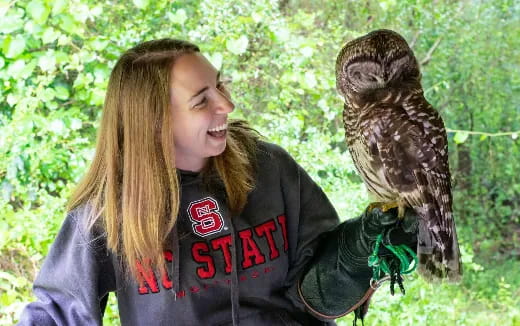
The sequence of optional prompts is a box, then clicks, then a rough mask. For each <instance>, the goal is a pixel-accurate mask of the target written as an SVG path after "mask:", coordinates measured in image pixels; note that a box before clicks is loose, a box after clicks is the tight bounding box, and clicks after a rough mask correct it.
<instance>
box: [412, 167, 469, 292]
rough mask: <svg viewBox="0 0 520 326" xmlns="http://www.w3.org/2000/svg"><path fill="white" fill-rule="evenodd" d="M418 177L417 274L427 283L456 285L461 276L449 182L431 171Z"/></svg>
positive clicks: (416, 208) (415, 207)
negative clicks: (439, 282)
mask: <svg viewBox="0 0 520 326" xmlns="http://www.w3.org/2000/svg"><path fill="white" fill-rule="evenodd" d="M416 176H417V175H416ZM417 177H418V179H423V180H420V181H422V182H420V183H419V192H420V193H421V199H420V204H419V203H417V202H416V204H419V205H413V206H414V209H415V210H416V212H417V214H418V215H419V234H418V237H417V240H418V242H417V257H418V258H419V266H418V272H419V274H420V275H421V276H422V277H423V278H425V279H426V280H427V281H431V282H435V281H441V280H448V281H450V282H458V281H459V280H460V278H461V276H462V263H461V259H460V250H459V244H458V239H457V232H456V230H455V223H454V220H453V213H452V198H451V191H450V185H449V179H447V178H443V177H441V176H440V175H436V174H435V172H434V171H430V173H428V175H427V176H426V175H425V174H423V173H419V176H417ZM424 184H426V186H424V187H423V186H422V185H424ZM432 192H433V193H432Z"/></svg>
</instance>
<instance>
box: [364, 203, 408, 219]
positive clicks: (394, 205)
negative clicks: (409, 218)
mask: <svg viewBox="0 0 520 326" xmlns="http://www.w3.org/2000/svg"><path fill="white" fill-rule="evenodd" d="M374 208H379V209H380V210H381V211H382V212H386V211H389V210H391V209H392V208H397V217H398V218H400V219H401V218H403V217H404V207H403V205H400V204H399V202H387V203H384V202H374V203H370V205H368V211H369V212H371V211H372V210H373V209H374Z"/></svg>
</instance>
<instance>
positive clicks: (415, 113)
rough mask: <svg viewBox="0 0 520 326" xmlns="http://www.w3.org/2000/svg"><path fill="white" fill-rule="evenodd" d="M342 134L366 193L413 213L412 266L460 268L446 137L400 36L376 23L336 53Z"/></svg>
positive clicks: (428, 270)
mask: <svg viewBox="0 0 520 326" xmlns="http://www.w3.org/2000/svg"><path fill="white" fill-rule="evenodd" d="M336 86H337V89H338V92H339V93H340V94H341V96H342V97H343V98H344V101H345V104H344V110H343V123H344V126H345V131H346V137H345V138H346V142H347V145H348V148H349V151H350V154H351V156H352V159H353V161H354V164H355V166H356V168H357V170H358V172H359V174H360V175H361V177H362V179H363V181H364V183H365V185H366V188H367V190H368V192H369V195H370V197H372V199H373V200H375V202H376V203H380V204H381V205H382V207H386V208H388V207H398V212H399V213H398V214H399V216H402V215H403V213H404V210H405V208H406V207H411V208H413V209H414V210H415V212H416V213H417V215H418V216H419V218H418V222H419V225H418V235H417V239H418V243H417V256H418V261H419V265H418V272H419V274H420V275H422V276H423V277H424V278H425V279H426V280H429V281H435V280H442V279H447V280H449V281H458V280H459V279H460V276H461V275H462V266H461V261H460V252H459V246H458V242H457V233H456V231H455V223H454V220H453V212H452V195H451V184H450V170H449V165H448V144H447V137H446V130H445V128H444V123H443V121H442V119H441V116H440V115H439V113H438V112H437V111H436V110H435V109H434V108H433V107H432V106H431V105H430V104H429V103H428V102H427V101H426V99H425V98H424V93H423V89H422V87H421V73H420V70H419V65H418V63H417V60H416V58H415V56H414V54H413V52H412V50H411V49H410V47H409V46H408V44H407V43H406V41H405V39H404V38H403V37H402V36H401V35H399V34H398V33H396V32H393V31H390V30H376V31H373V32H371V33H369V34H367V35H365V36H362V37H359V38H357V39H355V40H353V41H351V42H349V43H347V44H346V45H345V46H344V47H343V48H342V49H341V51H340V53H339V55H338V57H337V61H336Z"/></svg>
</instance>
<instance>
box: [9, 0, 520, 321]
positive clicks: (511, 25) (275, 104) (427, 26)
mask: <svg viewBox="0 0 520 326" xmlns="http://www.w3.org/2000/svg"><path fill="white" fill-rule="evenodd" d="M0 17H1V18H0V325H11V324H13V323H14V322H15V321H16V320H17V318H18V316H19V313H20V311H21V309H22V308H23V306H24V305H25V304H26V303H27V302H28V301H31V300H33V297H32V294H31V289H30V287H31V283H32V280H33V278H34V276H35V274H36V273H37V271H38V269H39V266H40V264H41V262H42V260H43V258H44V256H45V255H46V253H47V250H48V248H49V245H50V244H51V243H52V241H53V239H54V236H55V234H56V232H57V231H58V229H59V227H60V225H61V222H62V221H63V219H64V214H65V212H64V207H65V203H66V200H67V198H68V196H69V194H70V191H71V189H72V188H73V187H74V185H75V184H76V182H77V181H78V179H79V178H80V177H81V176H82V175H83V173H84V172H85V169H86V167H87V166H88V164H89V162H90V159H91V158H92V155H93V148H94V141H95V137H96V128H97V126H98V122H99V117H100V114H101V109H102V104H103V99H104V93H105V88H106V85H107V81H108V76H109V74H110V71H111V68H112V67H113V65H114V63H115V60H116V59H117V58H118V56H119V55H120V54H121V53H122V52H123V51H124V50H125V49H128V48H129V47H132V46H134V45H135V44H136V43H138V42H141V41H143V40H150V39H155V38H162V37H174V38H181V39H187V40H190V41H192V42H194V43H196V44H198V45H200V47H201V49H202V51H203V53H204V54H205V55H206V56H207V57H208V58H210V60H211V61H212V63H213V64H214V65H215V66H216V67H217V68H219V69H221V70H222V71H223V74H224V75H227V76H229V77H231V78H232V79H233V83H232V86H231V88H232V94H233V97H234V101H235V104H236V110H235V112H234V113H233V117H235V118H245V119H247V120H249V121H250V122H251V123H252V124H253V125H254V126H255V127H256V128H257V129H259V130H260V131H261V132H262V133H263V134H264V135H265V136H267V138H268V139H270V140H271V141H273V142H275V143H278V144H280V145H282V146H283V147H285V148H286V149H287V150H288V151H289V152H290V153H292V155H293V156H294V157H295V158H296V159H297V161H298V162H300V163H301V164H302V165H303V166H304V167H305V168H306V169H307V170H308V171H309V173H310V174H311V175H312V176H313V177H314V178H315V180H316V181H317V182H318V183H319V184H320V185H321V186H322V187H323V189H324V190H325V191H326V192H327V194H328V195H329V196H330V198H331V199H332V201H333V202H334V204H335V206H336V207H337V209H338V210H339V212H340V214H341V216H342V217H343V218H349V217H353V216H355V215H357V214H359V213H360V211H361V210H362V209H363V207H365V205H366V204H367V198H366V191H365V189H364V187H363V186H362V184H361V179H360V178H359V176H358V175H357V174H356V172H355V170H354V167H353V165H352V162H351V160H350V157H349V154H348V152H347V149H346V147H345V144H344V142H343V128H342V122H341V111H342V100H341V98H340V97H339V96H338V95H337V93H336V91H335V79H334V64H335V58H336V54H337V52H338V51H339V49H340V48H341V46H342V45H343V44H344V43H345V42H346V41H349V40H351V39H352V38H354V37H357V36H360V35H361V34H364V33H366V32H368V31H370V30H373V29H377V28H389V29H394V30H396V31H398V32H400V33H401V34H402V35H403V36H405V38H406V39H407V40H408V41H409V42H410V43H411V44H412V46H413V49H414V51H415V53H416V56H417V57H418V59H419V61H421V64H422V71H423V86H424V89H425V93H426V98H427V99H428V100H429V101H430V102H431V103H432V104H433V106H434V107H436V108H437V109H438V110H439V111H440V113H441V115H442V116H443V118H444V120H445V123H446V126H447V127H448V128H449V129H450V132H449V134H448V137H449V141H450V143H449V145H450V164H451V170H452V174H453V186H454V197H455V207H454V209H455V212H456V214H455V216H456V219H457V226H458V232H459V238H460V241H461V249H462V252H463V260H464V268H465V275H464V279H463V281H462V283H461V284H460V285H446V284H441V285H429V284H426V283H424V282H423V281H422V280H420V279H417V278H416V277H411V278H409V279H407V281H406V283H405V285H406V287H407V294H406V295H405V296H401V295H395V296H394V297H392V296H390V294H389V293H388V291H387V288H388V286H384V288H383V289H382V290H380V291H379V292H378V293H377V294H376V295H375V298H374V299H373V301H372V307H371V309H370V311H369V314H368V317H367V324H369V325H417V324H419V325H520V272H519V271H520V213H519V212H520V173H519V172H520V140H519V138H518V136H519V133H520V50H519V49H520V2H518V1H514V0H495V1H484V0H482V1H479V0H462V1H453V0H431V1H419V0H404V1H396V0H386V1H371V0H367V1H351V0H342V1H336V0H334V1H318V0H278V1H276V0H271V1H267V0H264V1H230V0H205V1H194V0H193V1H189V0H188V1H183V0H178V1H150V0H133V1H94V0H74V1H69V0H52V1H51V0H32V1H27V0H11V1H8V0H0ZM104 320H105V324H106V325H117V324H119V321H118V319H117V306H116V304H115V299H114V298H113V296H112V298H111V300H110V305H109V307H108V309H107V313H106V315H105V319H104ZM351 320H352V317H351V316H346V317H344V318H342V319H341V320H339V324H340V325H349V324H350V323H351Z"/></svg>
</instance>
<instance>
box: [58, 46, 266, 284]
mask: <svg viewBox="0 0 520 326" xmlns="http://www.w3.org/2000/svg"><path fill="white" fill-rule="evenodd" d="M193 52H199V49H198V47H197V46H196V45H194V44H191V43H188V42H186V41H180V40H173V39H161V40H154V41H149V42H144V43H142V44H140V45H138V46H136V47H134V48H132V49H130V50H128V51H127V52H125V53H124V54H123V55H122V56H121V58H120V59H119V60H118V61H117V63H116V65H115V67H114V69H113V70H112V73H111V75H110V80H109V83H108V89H107V93H106V98H105V104H104V109H103V115H102V119H101V126H100V129H99V131H98V138H97V147H96V153H95V156H94V158H93V161H92V164H91V166H90V168H89V170H88V172H87V174H86V175H85V177H84V178H83V179H82V181H81V182H80V183H79V185H78V186H77V188H76V189H75V191H74V192H73V194H72V197H71V198H70V201H69V204H68V208H67V209H68V210H69V211H70V210H73V209H75V208H77V207H80V206H83V205H85V206H87V207H88V209H87V212H88V214H87V215H86V220H85V221H84V222H85V223H86V225H87V226H88V228H89V229H91V228H92V227H93V226H94V225H99V226H101V227H102V229H103V230H104V231H105V233H106V239H107V248H108V249H109V250H111V251H112V252H113V253H115V254H116V255H117V256H118V257H119V258H120V261H121V263H122V265H123V267H125V270H126V271H128V273H127V275H129V276H133V277H134V278H135V279H137V275H138V272H137V269H136V262H137V261H142V260H143V259H145V260H146V261H150V262H151V264H152V266H154V267H157V268H163V267H164V256H163V249H164V248H163V245H164V241H165V240H166V237H167V236H168V234H169V233H170V232H171V231H172V229H173V227H174V225H175V222H176V220H177V215H178V212H179V180H178V177H177V172H176V168H175V159H174V157H175V153H174V149H175V147H174V143H173V136H172V123H171V112H170V109H169V108H170V80H171V71H172V66H173V64H174V62H175V59H176V58H178V57H180V56H181V55H183V54H186V53H193ZM172 91H173V92H174V91H175V90H172ZM228 130H229V132H228V138H227V146H226V149H225V150H224V152H223V153H222V154H221V155H219V156H217V157H213V158H211V159H210V161H209V164H208V167H207V168H206V171H209V170H212V171H216V172H217V173H218V175H219V176H220V179H221V181H222V183H223V184H224V186H225V190H226V195H227V197H226V198H227V202H228V206H229V208H230V210H231V212H232V213H233V214H238V213H239V212H240V211H241V210H242V209H243V207H244V205H245V203H246V201H247V195H248V193H249V192H250V191H251V190H252V189H253V187H254V154H253V153H254V152H255V144H256V138H257V137H256V134H255V133H254V132H253V131H252V129H250V128H249V127H248V126H247V124H245V123H244V122H239V121H235V122H231V123H230V126H229V129H228ZM172 158H173V159H172Z"/></svg>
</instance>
